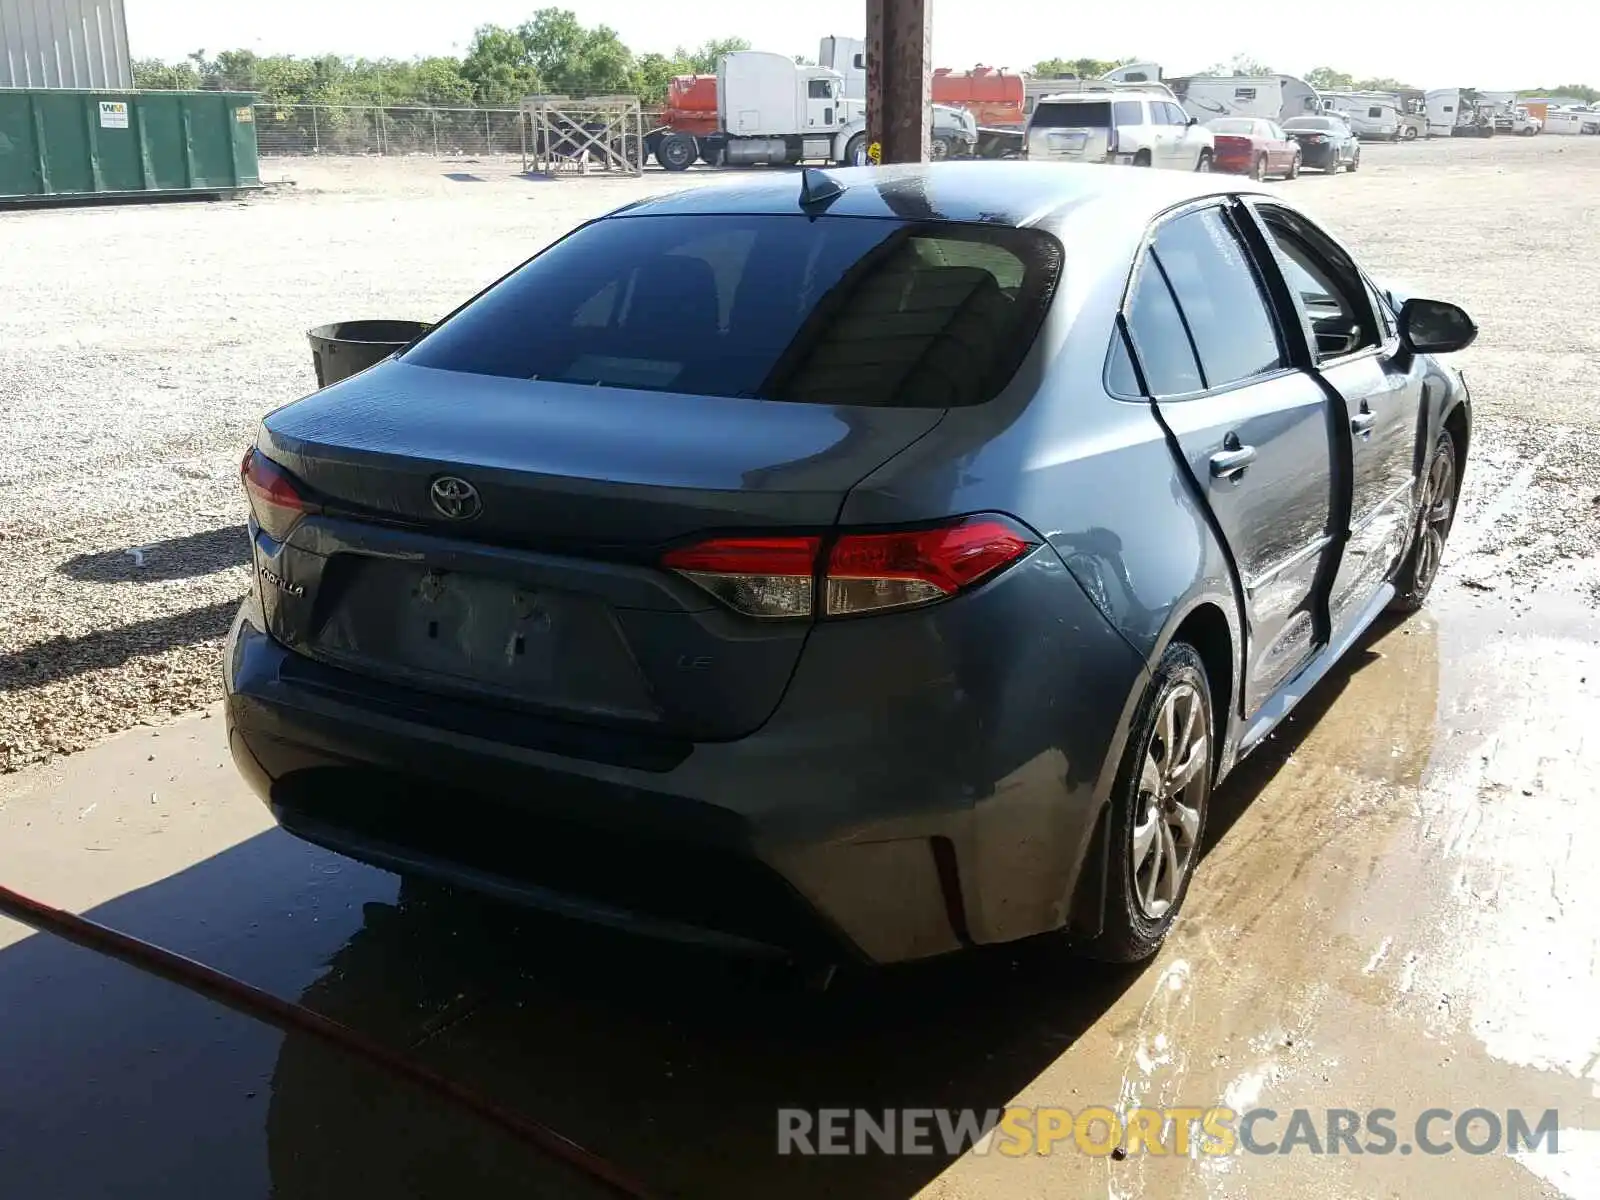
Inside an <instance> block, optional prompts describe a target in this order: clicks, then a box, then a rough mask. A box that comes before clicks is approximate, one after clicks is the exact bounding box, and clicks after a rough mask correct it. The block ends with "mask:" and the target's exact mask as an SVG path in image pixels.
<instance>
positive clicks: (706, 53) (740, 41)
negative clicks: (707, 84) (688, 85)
mask: <svg viewBox="0 0 1600 1200" xmlns="http://www.w3.org/2000/svg"><path fill="white" fill-rule="evenodd" d="M748 49H750V43H749V42H747V41H745V40H744V38H742V37H730V38H712V39H711V40H710V41H708V42H705V43H703V44H702V45H701V46H700V48H699V49H698V50H693V51H690V52H689V53H688V54H685V53H684V52H683V50H682V49H680V50H679V51H678V57H679V58H682V59H685V60H687V61H688V63H689V66H690V69H691V71H692V72H693V73H694V74H696V75H710V74H712V73H714V72H715V71H716V69H717V64H718V63H720V62H721V61H722V58H723V55H725V54H737V53H738V52H739V51H741V50H748ZM795 61H796V62H799V61H800V59H799V57H798V56H796V58H795ZM800 65H801V66H806V65H812V66H814V65H815V64H814V63H813V64H806V63H801V64H800Z"/></svg>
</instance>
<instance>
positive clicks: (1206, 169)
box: [1194, 150, 1211, 175]
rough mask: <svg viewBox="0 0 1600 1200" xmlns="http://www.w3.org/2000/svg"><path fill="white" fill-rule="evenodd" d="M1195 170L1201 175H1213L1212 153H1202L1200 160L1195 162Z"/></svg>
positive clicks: (1203, 151) (1205, 151)
mask: <svg viewBox="0 0 1600 1200" xmlns="http://www.w3.org/2000/svg"><path fill="white" fill-rule="evenodd" d="M1194 169H1195V170H1196V171H1197V172H1199V173H1200V174H1201V175H1209V174H1210V173H1211V151H1209V150H1202V151H1200V158H1199V159H1198V161H1196V162H1195V164H1194Z"/></svg>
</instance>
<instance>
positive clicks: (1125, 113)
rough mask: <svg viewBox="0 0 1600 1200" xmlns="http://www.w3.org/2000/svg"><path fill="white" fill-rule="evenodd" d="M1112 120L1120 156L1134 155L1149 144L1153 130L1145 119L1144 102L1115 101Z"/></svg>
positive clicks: (1112, 104) (1117, 150)
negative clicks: (1141, 147)
mask: <svg viewBox="0 0 1600 1200" xmlns="http://www.w3.org/2000/svg"><path fill="white" fill-rule="evenodd" d="M1111 119H1112V121H1113V122H1114V123H1115V125H1116V145H1115V149H1116V152H1117V153H1118V154H1119V155H1123V154H1132V153H1133V152H1134V151H1135V150H1137V149H1138V148H1139V147H1140V146H1143V145H1148V144H1149V140H1150V134H1151V128H1150V125H1149V122H1148V121H1147V120H1146V119H1145V110H1144V101H1143V100H1113V101H1112V102H1111Z"/></svg>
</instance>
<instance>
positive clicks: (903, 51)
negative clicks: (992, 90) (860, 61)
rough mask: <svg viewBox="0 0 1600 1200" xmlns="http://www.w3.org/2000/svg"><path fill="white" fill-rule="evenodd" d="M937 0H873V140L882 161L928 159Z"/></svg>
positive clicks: (869, 62) (870, 39)
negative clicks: (931, 72)
mask: <svg viewBox="0 0 1600 1200" xmlns="http://www.w3.org/2000/svg"><path fill="white" fill-rule="evenodd" d="M932 8H933V0H867V142H868V145H869V146H870V145H877V146H880V147H882V161H884V162H886V163H907V162H927V161H928V135H929V129H928V125H929V121H930V113H929V108H928V86H929V74H930V71H931V66H930V59H931V43H932V41H933V38H932V23H931V20H930V18H931V17H932Z"/></svg>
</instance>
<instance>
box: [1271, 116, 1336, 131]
mask: <svg viewBox="0 0 1600 1200" xmlns="http://www.w3.org/2000/svg"><path fill="white" fill-rule="evenodd" d="M1284 128H1285V129H1318V130H1333V129H1338V128H1339V123H1338V122H1337V121H1333V120H1330V119H1328V118H1327V117H1294V118H1292V119H1291V120H1289V121H1288V122H1286V123H1285V124H1284Z"/></svg>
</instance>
